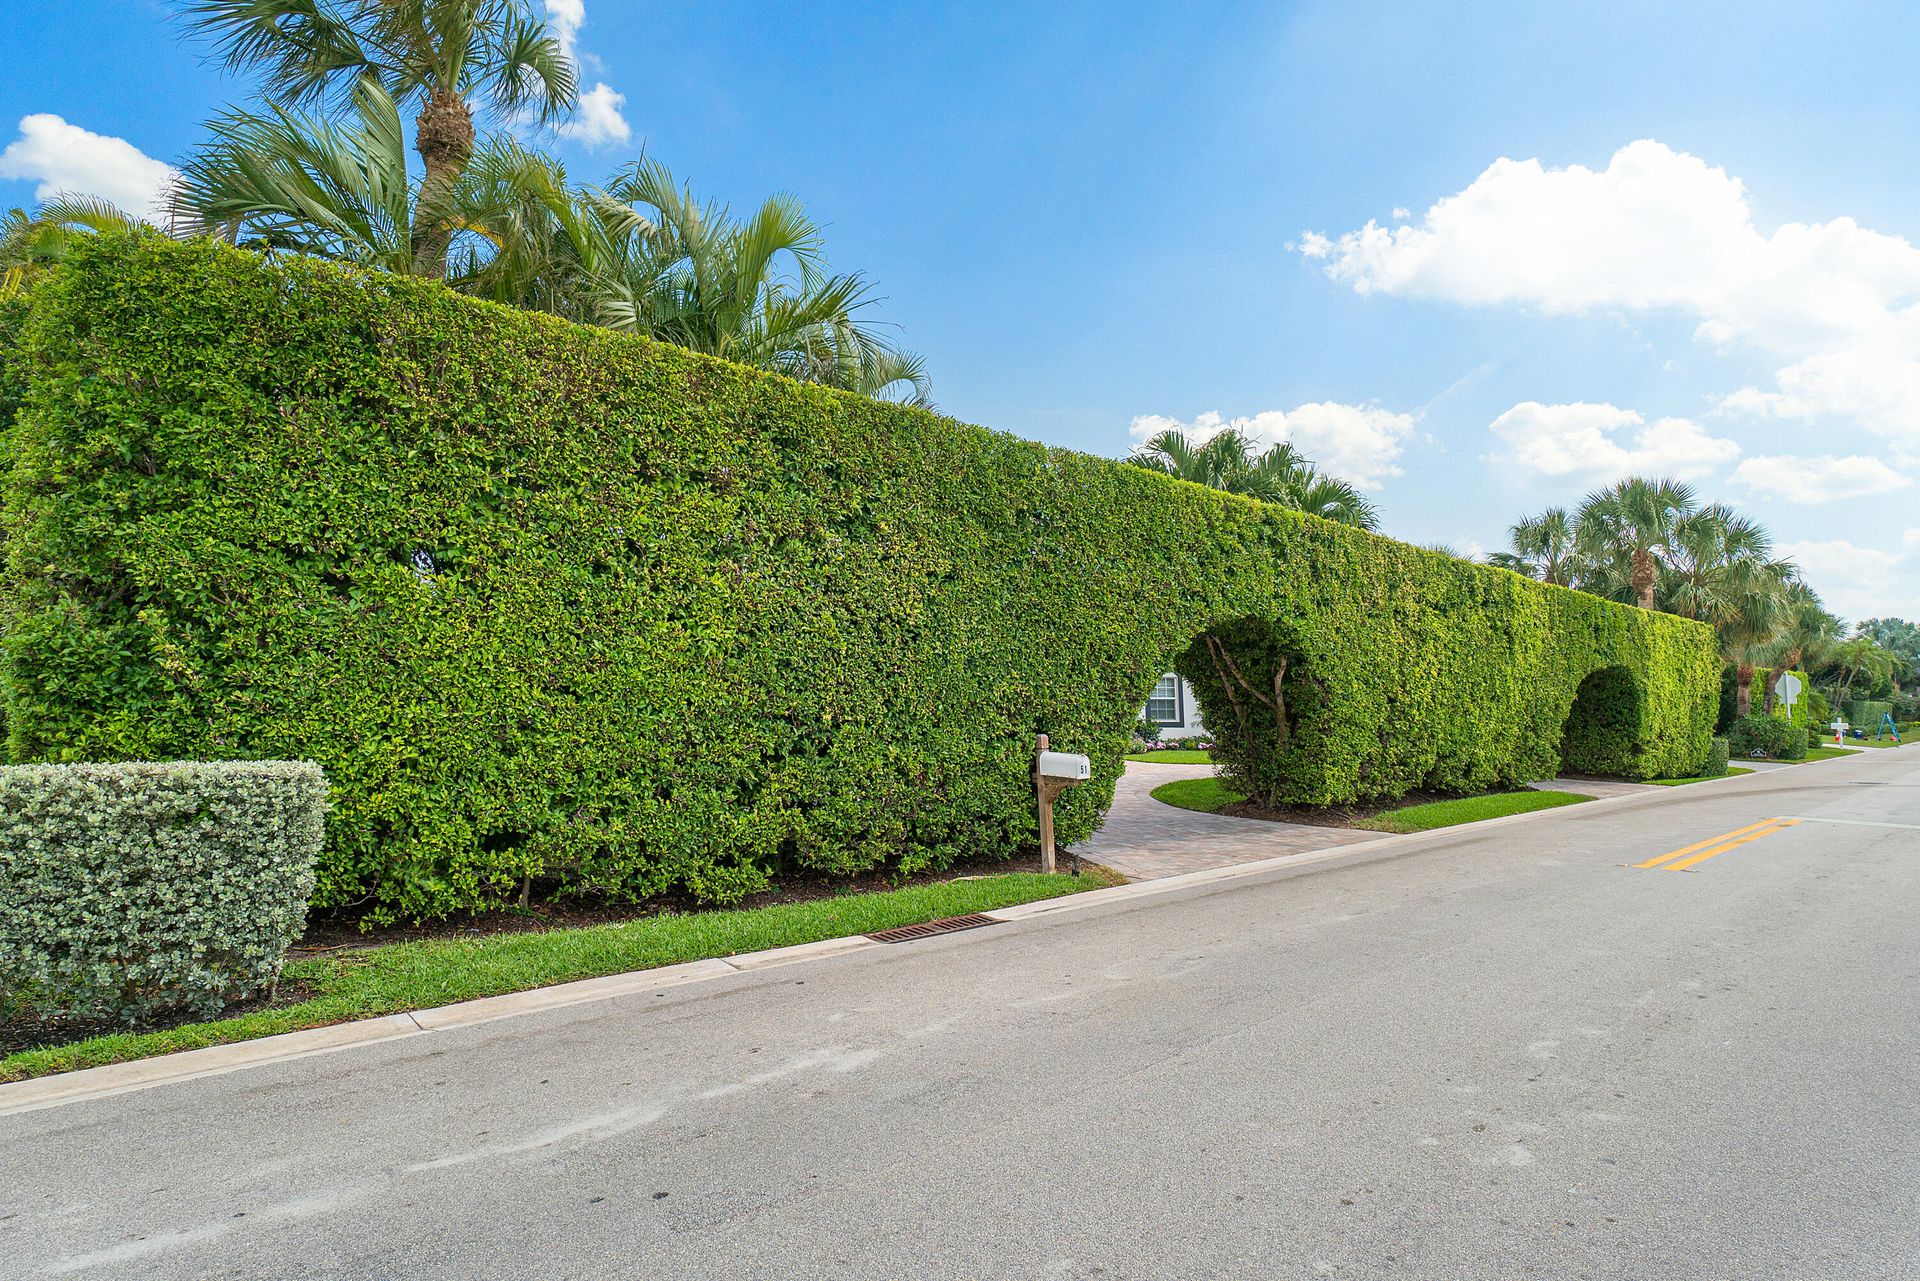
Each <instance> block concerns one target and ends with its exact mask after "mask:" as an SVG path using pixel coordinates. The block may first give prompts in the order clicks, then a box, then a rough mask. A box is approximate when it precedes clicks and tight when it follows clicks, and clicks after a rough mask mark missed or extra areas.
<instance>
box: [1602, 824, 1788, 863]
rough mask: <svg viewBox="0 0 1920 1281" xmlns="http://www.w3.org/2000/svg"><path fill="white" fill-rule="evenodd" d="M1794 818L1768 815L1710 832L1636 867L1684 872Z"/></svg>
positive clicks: (1768, 833) (1772, 832)
mask: <svg viewBox="0 0 1920 1281" xmlns="http://www.w3.org/2000/svg"><path fill="white" fill-rule="evenodd" d="M1799 822H1800V820H1799V819H1797V818H1769V819H1762V820H1761V821H1760V822H1758V823H1749V824H1748V825H1747V826H1745V827H1738V828H1735V829H1734V830H1733V831H1731V832H1722V833H1720V835H1718V836H1709V837H1708V838H1707V839H1706V840H1704V841H1695V842H1694V843H1693V844H1692V845H1688V846H1684V847H1682V848H1680V849H1677V850H1668V851H1667V852H1666V853H1665V854H1662V855H1660V856H1659V857H1658V858H1650V859H1648V860H1647V861H1646V862H1644V863H1635V864H1634V866H1635V867H1657V868H1660V869H1661V870H1662V871H1667V872H1684V871H1686V870H1687V869H1688V868H1690V867H1692V866H1693V865H1694V864H1695V863H1704V862H1706V861H1707V860H1708V859H1710V858H1718V857H1720V855H1722V854H1725V853H1726V852H1727V851H1728V850H1733V849H1738V848H1740V847H1741V846H1742V845H1746V844H1748V843H1750V842H1752V841H1757V840H1759V839H1760V838H1761V837H1763V836H1772V835H1773V834H1774V833H1775V832H1777V831H1779V830H1780V829H1781V828H1783V827H1794V826H1797V825H1798V824H1799Z"/></svg>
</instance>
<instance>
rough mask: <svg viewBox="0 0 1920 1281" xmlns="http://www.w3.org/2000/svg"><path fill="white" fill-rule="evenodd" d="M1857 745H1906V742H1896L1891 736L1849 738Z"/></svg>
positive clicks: (1849, 740)
mask: <svg viewBox="0 0 1920 1281" xmlns="http://www.w3.org/2000/svg"><path fill="white" fill-rule="evenodd" d="M1847 741H1848V742H1849V743H1852V744H1853V745H1854V746H1855V747H1905V746H1906V744H1905V743H1896V742H1894V741H1893V740H1892V739H1890V738H1850V739H1848V740H1847Z"/></svg>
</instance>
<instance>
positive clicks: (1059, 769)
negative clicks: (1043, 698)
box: [1033, 734, 1093, 872]
mask: <svg viewBox="0 0 1920 1281" xmlns="http://www.w3.org/2000/svg"><path fill="white" fill-rule="evenodd" d="M1037 747H1038V751H1037V753H1036V755H1035V756H1034V761H1033V783H1034V788H1035V790H1036V791H1038V792H1039V794H1040V870H1041V871H1043V872H1052V871H1053V870H1054V866H1055V861H1054V850H1053V802H1054V799H1055V798H1056V797H1058V796H1059V795H1060V793H1062V792H1064V791H1066V790H1067V789H1068V788H1069V787H1078V786H1079V785H1080V784H1082V783H1084V782H1086V781H1087V780H1088V779H1090V778H1092V777H1093V763H1092V762H1091V761H1089V760H1088V759H1087V758H1086V757H1084V756H1079V755H1076V754H1075V753H1073V752H1050V751H1048V750H1047V736H1046V735H1045V734H1042V735H1040V740H1039V743H1038V744H1037Z"/></svg>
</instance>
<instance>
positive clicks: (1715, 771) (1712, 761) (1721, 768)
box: [1696, 734, 1733, 778]
mask: <svg viewBox="0 0 1920 1281" xmlns="http://www.w3.org/2000/svg"><path fill="white" fill-rule="evenodd" d="M1732 750H1733V749H1732V746H1731V744H1729V743H1728V742H1727V740H1726V739H1725V738H1722V737H1721V736H1720V735H1718V734H1715V735H1714V736H1713V738H1712V740H1711V741H1710V742H1709V744H1708V746H1707V760H1706V763H1705V764H1703V765H1702V766H1701V767H1700V768H1699V770H1698V771H1696V777H1699V778H1723V777H1725V776H1726V772H1727V758H1728V755H1729V754H1730V753H1731V752H1732Z"/></svg>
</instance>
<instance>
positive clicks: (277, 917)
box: [0, 761, 327, 1022]
mask: <svg viewBox="0 0 1920 1281" xmlns="http://www.w3.org/2000/svg"><path fill="white" fill-rule="evenodd" d="M326 811H327V780H326V777H325V775H323V774H322V773H321V771H320V767H319V766H317V765H315V764H313V763H312V762H311V761H220V762H215V763H210V764H207V763H197V762H190V761H179V762H171V763H167V764H131V765H12V766H4V767H0V1018H6V1017H17V1016H19V1015H21V1014H26V1013H30V1014H37V1015H41V1016H45V1015H49V1014H54V1013H64V1014H68V1015H72V1016H76V1017H79V1018H82V1019H89V1020H91V1019H120V1020H125V1021H129V1022H131V1021H136V1020H140V1019H148V1018H152V1017H153V1016H155V1015H158V1014H164V1013H169V1012H172V1011H175V1010H184V1011H186V1012H189V1013H193V1014H202V1015H205V1014H212V1013H214V1012H216V1011H218V1010H219V1009H220V1008H221V1006H223V1005H224V1004H226V1003H227V1001H229V1000H231V999H234V998H236V997H240V996H245V995H248V994H250V993H252V992H256V991H258V990H260V989H261V988H264V987H265V986H267V985H268V984H269V983H271V982H273V981H274V979H276V978H277V977H279V974H280V962H281V958H282V957H283V956H284V955H285V953H286V950H287V946H288V945H289V944H290V943H292V942H293V940H294V939H295V938H296V937H298V935H299V933H300V929H301V927H302V926H303V925H304V924H305V923H306V916H307V896H308V895H309V894H310V893H312V891H313V883H314V862H315V860H316V858H317V857H318V856H319V853H320V845H321V839H322V836H323V834H324V832H325V816H326Z"/></svg>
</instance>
